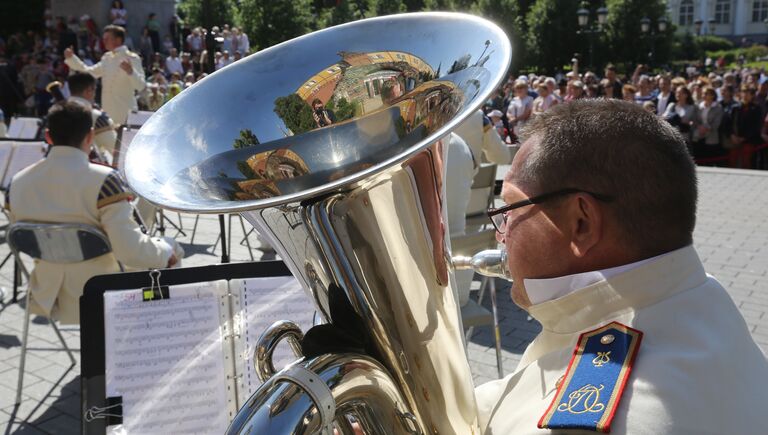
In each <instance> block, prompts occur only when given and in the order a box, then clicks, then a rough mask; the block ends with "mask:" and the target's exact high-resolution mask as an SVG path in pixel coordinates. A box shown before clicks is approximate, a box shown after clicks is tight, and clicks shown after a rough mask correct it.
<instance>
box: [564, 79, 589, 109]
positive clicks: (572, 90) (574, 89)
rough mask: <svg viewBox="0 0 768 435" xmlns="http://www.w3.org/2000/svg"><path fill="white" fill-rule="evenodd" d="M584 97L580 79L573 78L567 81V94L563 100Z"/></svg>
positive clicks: (582, 84)
mask: <svg viewBox="0 0 768 435" xmlns="http://www.w3.org/2000/svg"><path fill="white" fill-rule="evenodd" d="M584 97H585V94H584V82H582V81H581V80H574V81H572V82H569V83H568V95H566V96H565V98H564V102H566V103H570V102H571V101H574V100H580V99H582V98H584Z"/></svg>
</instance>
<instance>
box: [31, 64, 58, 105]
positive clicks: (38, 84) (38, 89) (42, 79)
mask: <svg viewBox="0 0 768 435" xmlns="http://www.w3.org/2000/svg"><path fill="white" fill-rule="evenodd" d="M37 68H38V72H37V77H36V78H35V113H36V114H37V116H39V117H42V116H44V115H45V114H46V113H48V109H49V108H50V107H51V104H53V100H52V99H51V94H49V93H48V91H46V88H47V87H48V84H49V83H51V82H52V81H54V80H55V78H54V76H53V71H52V69H51V63H50V60H48V58H47V57H46V56H42V55H41V56H39V57H38V58H37Z"/></svg>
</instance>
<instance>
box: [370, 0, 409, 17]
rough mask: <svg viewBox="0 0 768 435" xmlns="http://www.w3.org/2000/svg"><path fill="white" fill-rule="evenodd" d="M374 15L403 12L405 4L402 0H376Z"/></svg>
mask: <svg viewBox="0 0 768 435" xmlns="http://www.w3.org/2000/svg"><path fill="white" fill-rule="evenodd" d="M375 11H376V15H377V16H380V15H391V14H399V13H401V12H405V4H403V1H402V0H378V1H377V2H376V8H375Z"/></svg>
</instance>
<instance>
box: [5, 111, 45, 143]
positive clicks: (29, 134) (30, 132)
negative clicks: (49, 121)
mask: <svg viewBox="0 0 768 435" xmlns="http://www.w3.org/2000/svg"><path fill="white" fill-rule="evenodd" d="M42 128H43V120H42V119H40V118H31V117H17V116H14V117H12V118H11V125H10V126H9V127H8V138H9V139H30V140H34V139H37V138H39V137H40V130H41V129H42Z"/></svg>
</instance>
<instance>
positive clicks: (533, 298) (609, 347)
mask: <svg viewBox="0 0 768 435" xmlns="http://www.w3.org/2000/svg"><path fill="white" fill-rule="evenodd" d="M522 142H523V143H522V146H521V148H520V150H519V151H518V153H517V155H516V156H515V159H514V160H513V163H512V167H511V169H510V171H509V172H508V173H507V175H506V176H505V178H504V185H503V188H502V198H503V200H504V202H505V203H506V204H508V205H506V206H502V207H500V208H497V209H492V210H489V216H490V217H491V220H492V222H493V224H494V226H495V228H496V229H497V231H498V235H497V239H498V240H499V242H501V243H503V244H504V247H503V249H505V250H506V254H507V257H506V258H507V267H508V270H509V271H510V274H511V276H512V291H511V292H512V299H513V300H514V302H515V303H516V304H517V305H519V306H520V307H522V308H523V309H524V310H526V311H527V312H528V314H529V315H530V316H531V317H533V318H535V319H536V320H538V321H539V322H540V323H541V325H542V331H541V332H540V333H539V335H538V336H537V337H536V338H535V339H534V340H533V342H532V343H531V344H530V345H529V346H528V347H527V349H526V350H525V353H524V354H523V356H522V360H521V361H520V364H519V366H518V367H519V369H518V370H517V371H516V372H515V373H513V374H511V375H509V376H507V377H505V378H503V379H500V380H496V381H491V382H488V383H486V384H483V385H481V386H479V387H478V388H477V389H476V399H477V405H478V409H479V423H480V433H493V434H532V435H533V434H554V433H566V432H567V433H570V432H571V431H573V433H592V432H606V433H607V432H610V433H612V434H657V435H673V434H674V435H677V434H705V433H706V434H726V433H729V434H730V433H733V434H736V433H739V434H741V433H753V432H754V431H755V428H758V427H762V424H763V421H764V414H765V412H764V409H763V408H764V407H763V404H764V403H768V361H766V358H765V355H763V353H762V351H761V350H760V348H759V347H758V346H757V344H756V343H755V342H754V340H753V338H752V336H751V335H750V330H749V329H748V328H747V324H746V322H745V320H744V318H743V317H742V315H741V313H740V312H739V308H738V307H737V306H736V305H735V304H734V302H733V300H732V299H731V298H730V296H729V295H728V293H727V292H726V291H725V289H724V288H723V287H722V286H721V285H720V284H719V283H718V282H717V280H716V279H715V278H713V277H711V276H708V275H707V273H706V272H705V270H704V266H703V265H702V262H701V260H700V258H699V256H698V255H697V252H696V249H695V248H694V246H693V231H694V227H695V221H696V203H697V196H698V192H697V180H696V169H695V166H694V164H693V161H692V160H691V157H690V155H689V154H688V152H687V150H686V143H685V141H684V139H683V138H682V137H681V136H680V134H679V132H677V131H676V130H675V129H674V128H672V127H671V126H670V125H668V124H666V123H665V122H663V121H662V120H660V119H659V118H657V117H656V116H654V115H653V114H651V113H648V112H646V111H644V110H643V109H642V108H641V107H640V106H639V105H637V104H635V103H628V102H623V101H615V100H605V99H595V100H580V101H574V102H572V103H571V104H563V105H558V106H556V107H554V108H552V109H551V110H548V111H547V112H545V113H544V114H542V115H541V116H538V117H536V118H535V119H534V120H533V121H532V122H531V124H530V125H529V126H528V127H527V128H526V129H525V130H524V134H523V138H522ZM734 355H738V357H737V358H735V359H734ZM734 364H736V365H737V367H736V368H735V367H734ZM723 391H738V392H739V394H737V395H731V396H729V399H728V402H727V403H724V402H723ZM710 409H717V412H702V410H710Z"/></svg>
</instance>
